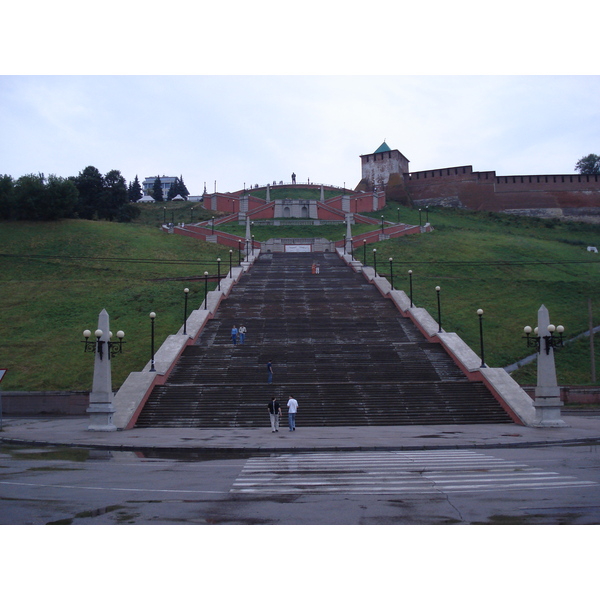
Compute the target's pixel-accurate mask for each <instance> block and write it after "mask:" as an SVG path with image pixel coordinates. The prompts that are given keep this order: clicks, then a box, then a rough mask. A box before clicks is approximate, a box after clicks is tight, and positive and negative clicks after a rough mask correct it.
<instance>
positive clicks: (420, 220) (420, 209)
mask: <svg viewBox="0 0 600 600" xmlns="http://www.w3.org/2000/svg"><path fill="white" fill-rule="evenodd" d="M419 227H421V209H419Z"/></svg>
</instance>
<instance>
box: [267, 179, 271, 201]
mask: <svg viewBox="0 0 600 600" xmlns="http://www.w3.org/2000/svg"><path fill="white" fill-rule="evenodd" d="M267 202H271V186H270V185H269V184H268V183H267Z"/></svg>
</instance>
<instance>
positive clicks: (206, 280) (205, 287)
mask: <svg viewBox="0 0 600 600" xmlns="http://www.w3.org/2000/svg"><path fill="white" fill-rule="evenodd" d="M207 296H208V271H204V310H206V298H207Z"/></svg>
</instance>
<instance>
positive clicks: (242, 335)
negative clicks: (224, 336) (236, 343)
mask: <svg viewBox="0 0 600 600" xmlns="http://www.w3.org/2000/svg"><path fill="white" fill-rule="evenodd" d="M238 333H239V334H240V344H243V343H244V340H245V339H246V328H245V327H244V326H243V325H240V328H239V329H238Z"/></svg>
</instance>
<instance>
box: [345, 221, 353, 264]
mask: <svg viewBox="0 0 600 600" xmlns="http://www.w3.org/2000/svg"><path fill="white" fill-rule="evenodd" d="M350 217H351V215H350V213H346V247H345V248H344V254H352V227H351V226H350Z"/></svg>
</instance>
